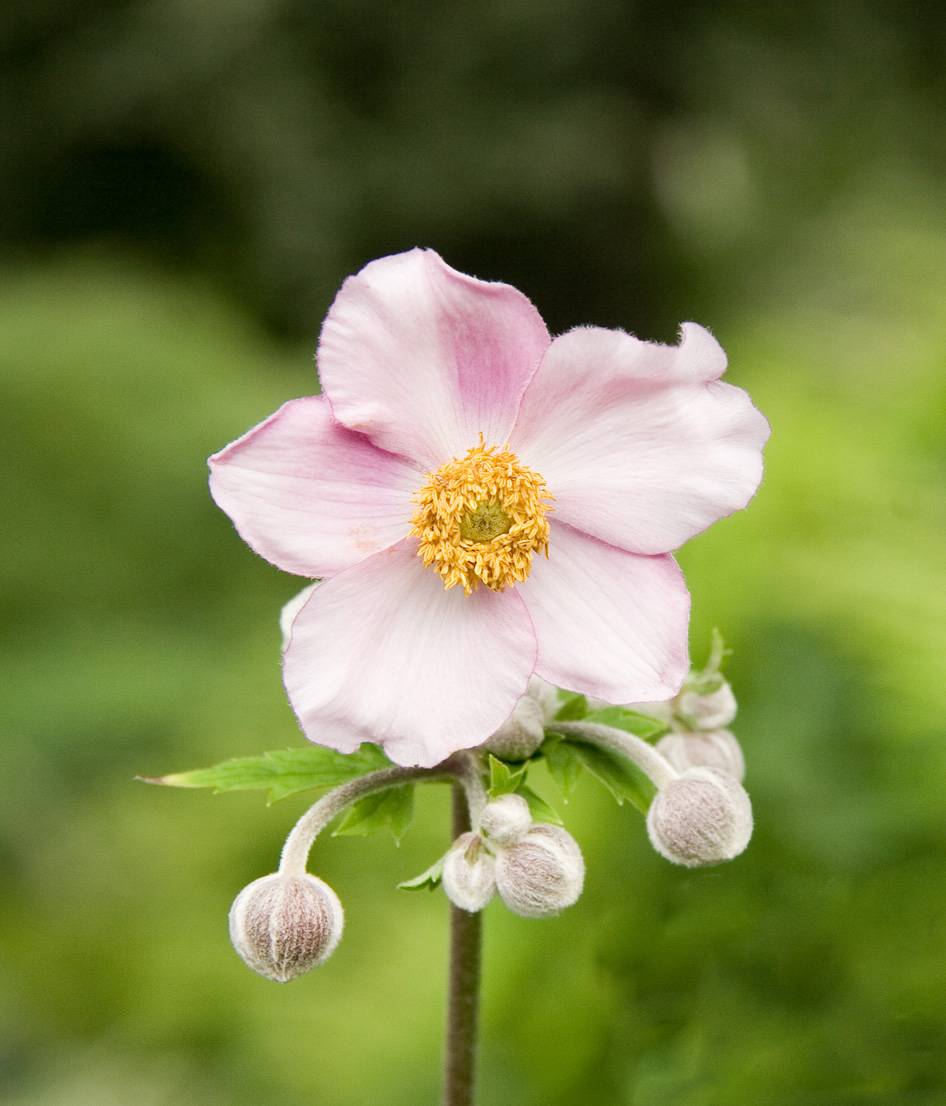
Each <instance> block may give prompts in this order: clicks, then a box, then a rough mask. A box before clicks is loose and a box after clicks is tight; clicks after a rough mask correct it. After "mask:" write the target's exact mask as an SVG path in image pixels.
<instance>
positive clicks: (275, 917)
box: [230, 873, 345, 983]
mask: <svg viewBox="0 0 946 1106" xmlns="http://www.w3.org/2000/svg"><path fill="white" fill-rule="evenodd" d="M344 923H345V914H344V911H343V910H342V904H341V903H340V902H339V901H338V896H337V895H336V894H335V892H334V891H333V890H332V888H331V887H329V885H328V884H327V883H324V882H323V881H322V880H320V879H317V878H316V877H315V876H312V875H309V874H308V873H305V874H303V875H301V876H289V875H282V874H280V873H276V874H274V875H270V876H263V877H262V878H261V879H257V880H254V881H253V882H252V883H251V884H249V886H247V887H244V888H243V890H242V891H241V892H240V893H239V895H237V897H236V898H235V899H234V901H233V906H232V907H231V908H230V940H231V941H232V942H233V947H234V948H235V949H236V950H237V952H238V953H239V954H240V956H241V957H242V958H243V960H244V962H245V963H246V964H247V965H248V966H249V967H250V968H252V969H253V971H254V972H259V974H260V975H264V976H266V978H267V979H274V980H276V982H277V983H288V981H289V980H290V979H295V977H296V976H297V975H302V973H303V972H307V971H308V970H309V969H310V968H314V967H315V966H316V965H317V964H321V963H322V962H323V961H324V960H327V959H328V958H329V956H331V955H332V953H333V952H334V950H335V946H336V945H337V944H338V942H339V939H340V938H341V935H342V928H343V926H344Z"/></svg>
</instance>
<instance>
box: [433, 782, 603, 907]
mask: <svg viewBox="0 0 946 1106" xmlns="http://www.w3.org/2000/svg"><path fill="white" fill-rule="evenodd" d="M442 881H443V889H444V891H445V892H446V894H447V898H449V899H450V901H451V902H452V903H453V904H454V905H455V906H459V907H460V908H461V909H463V910H468V911H470V912H475V911H478V910H482V909H483V907H484V906H486V904H487V903H488V902H489V901H490V899H492V897H493V895H494V894H495V893H496V892H497V891H498V892H499V897H500V898H501V899H502V900H503V902H504V903H505V904H506V906H508V907H509V909H510V910H512V911H513V913H515V914H520V915H522V916H523V917H524V918H546V917H549V916H550V915H553V914H558V913H559V911H561V910H564V909H565V908H566V907H567V906H571V905H572V904H573V903H575V902H577V900H578V897H579V896H580V895H581V891H582V887H583V886H584V881H585V862H584V860H583V859H582V855H581V850H580V849H579V848H578V844H577V842H576V841H575V839H574V838H573V837H572V836H571V834H570V833H568V832H567V830H564V829H562V827H561V826H552V825H546V824H544V823H538V824H534V823H533V822H532V816H531V814H530V812H529V806H528V804H527V803H526V801H525V799H523V798H522V796H521V795H512V794H509V795H500V796H499V797H498V798H496V799H493V801H492V802H490V803H488V804H487V805H486V807H485V809H484V810H483V813H482V815H481V817H480V820H479V825H478V827H477V831H476V832H475V833H465V834H463V836H462V837H459V838H458V839H457V840H456V841H455V842H454V844H453V846H452V847H451V849H450V851H449V852H448V853H447V855H446V857H445V858H444V863H443V873H442Z"/></svg>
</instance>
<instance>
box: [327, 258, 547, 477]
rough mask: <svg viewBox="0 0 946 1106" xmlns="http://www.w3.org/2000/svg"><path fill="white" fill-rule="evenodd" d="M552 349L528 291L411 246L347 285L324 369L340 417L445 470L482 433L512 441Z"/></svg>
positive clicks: (334, 310)
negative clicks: (528, 390) (529, 388)
mask: <svg viewBox="0 0 946 1106" xmlns="http://www.w3.org/2000/svg"><path fill="white" fill-rule="evenodd" d="M548 345H549V335H548V331H547V330H546V327H545V323H543V322H542V318H541V316H540V315H539V313H538V312H537V311H536V309H535V308H534V307H533V306H532V304H531V303H530V302H529V300H528V299H526V297H525V296H524V295H523V294H522V293H521V292H518V291H517V290H516V289H515V288H511V287H510V286H509V285H508V284H493V283H487V282H485V281H481V280H476V279H474V278H473V277H469V276H465V275H464V274H463V273H458V272H457V271H456V270H455V269H451V268H450V266H449V265H447V264H446V263H445V262H444V261H443V260H442V259H441V258H440V257H439V256H438V255H437V254H436V253H434V251H433V250H411V251H409V252H408V253H402V254H396V255H394V256H393V257H383V258H381V259H380V260H378V261H372V262H371V263H370V264H369V265H366V266H365V268H364V269H362V270H361V272H360V273H358V274H357V275H356V276H353V277H349V278H348V280H346V281H345V283H344V284H343V285H342V288H341V291H340V292H339V293H338V296H337V297H336V299H335V302H334V303H333V304H332V307H331V309H330V310H329V313H328V316H327V317H326V319H325V323H324V325H323V326H322V334H321V337H320V339H319V353H318V367H319V375H320V377H321V380H322V388H323V391H324V393H325V395H326V396H327V397H328V399H329V402H330V403H331V405H332V410H333V412H334V413H335V417H336V418H337V419H339V420H340V421H341V422H343V423H344V424H345V425H346V426H348V427H350V428H351V429H352V430H357V431H359V432H360V433H363V434H367V435H368V437H370V438H371V440H372V441H373V442H374V443H375V444H376V445H379V446H381V447H382V448H383V449H388V450H391V451H392V452H394V453H401V454H404V455H405V456H407V457H411V458H413V459H416V460H418V461H420V462H421V463H422V464H424V465H425V466H426V467H427V468H430V469H435V468H438V467H439V466H440V465H442V464H443V463H444V462H445V461H448V460H450V458H451V457H454V456H458V455H462V454H463V453H465V452H466V450H467V449H469V448H470V447H471V446H474V445H476V443H477V441H478V440H479V435H480V433H482V434H483V436H484V437H485V439H486V441H487V442H488V443H492V444H500V445H501V444H503V443H504V442H505V441H506V439H507V438H508V436H509V431H510V430H511V429H512V424H513V422H514V421H515V416H516V410H517V409H518V405H519V400H520V398H521V396H522V392H523V390H524V388H525V386H526V384H527V383H528V382H529V380H530V378H531V377H532V374H533V372H534V371H535V369H536V366H537V365H538V364H539V361H540V360H541V359H542V355H543V353H544V352H545V350H546V349H547V348H548Z"/></svg>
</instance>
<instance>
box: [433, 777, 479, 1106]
mask: <svg viewBox="0 0 946 1106" xmlns="http://www.w3.org/2000/svg"><path fill="white" fill-rule="evenodd" d="M472 771H474V772H475V765H473V766H472ZM475 774H476V780H477V782H478V784H479V788H480V790H481V791H482V787H483V785H482V782H481V781H480V779H479V773H478V772H475ZM469 797H470V790H466V793H464V788H463V787H462V786H461V785H459V784H458V785H455V786H454V789H453V837H452V840H454V841H455V840H456V839H457V838H458V837H459V836H460V834H462V833H466V832H467V831H468V830H469V829H470V817H471V814H472V815H473V818H474V819H475V818H477V817H478V816H479V812H478V811H472V810H471V809H470V808H471V807H472V806H473V804H472V803H471V802H470V801H469ZM483 798H484V800H485V795H484V796H483ZM482 929H483V924H482V914H480V913H475V914H469V913H467V911H465V910H461V909H460V908H459V907H458V906H453V905H452V904H451V906H450V978H449V984H448V986H449V993H448V1002H447V1047H446V1062H445V1065H444V1087H443V1106H473V1087H474V1083H475V1077H476V1035H477V1021H478V1015H479V998H480V960H481V955H482Z"/></svg>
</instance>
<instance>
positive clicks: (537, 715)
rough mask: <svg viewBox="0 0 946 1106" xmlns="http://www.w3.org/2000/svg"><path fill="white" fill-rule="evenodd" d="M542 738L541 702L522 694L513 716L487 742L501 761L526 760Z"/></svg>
mask: <svg viewBox="0 0 946 1106" xmlns="http://www.w3.org/2000/svg"><path fill="white" fill-rule="evenodd" d="M544 737H545V713H544V711H543V708H542V705H541V703H539V701H538V700H536V699H533V698H532V697H531V696H530V695H523V696H522V698H521V699H520V700H519V702H518V703H516V705H515V707H514V708H513V711H512V714H511V715H510V716H509V718H507V719H506V721H505V722H504V723H503V724H502V725H501V726H500V727H499V729H498V730H497V731H496V732H495V733H494V734H493V736H492V737H491V738H490V739H489V740H488V741H487V742H486V748H487V749H488V750H489V751H490V752H491V753H492V754H493V755H494V756H497V757H499V759H500V760H528V759H529V757H531V756H532V754H533V753H534V752H535V751H536V750H537V749H538V747H539V746H540V745H541V744H542V740H543V738H544Z"/></svg>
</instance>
